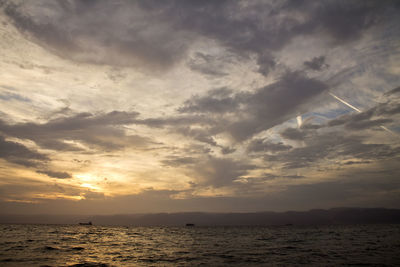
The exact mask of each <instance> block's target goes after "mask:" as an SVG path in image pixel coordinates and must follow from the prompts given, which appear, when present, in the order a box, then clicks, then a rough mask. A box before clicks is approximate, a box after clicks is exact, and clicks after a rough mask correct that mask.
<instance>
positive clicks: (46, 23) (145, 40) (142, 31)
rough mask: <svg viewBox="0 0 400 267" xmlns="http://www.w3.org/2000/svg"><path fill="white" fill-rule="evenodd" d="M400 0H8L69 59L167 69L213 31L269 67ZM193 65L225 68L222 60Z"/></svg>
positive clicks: (355, 32)
mask: <svg viewBox="0 0 400 267" xmlns="http://www.w3.org/2000/svg"><path fill="white" fill-rule="evenodd" d="M394 7H396V2H395V1H356V0H353V1H318V2H307V1H281V2H272V1H253V2H248V1H201V2H198V1H187V0H176V1H168V2H166V1H151V0H150V1H92V2H87V1H40V2H35V3H31V2H21V3H20V4H13V3H12V1H3V8H4V10H5V13H6V14H7V15H8V17H9V18H10V19H11V20H12V21H13V23H14V24H15V25H16V26H17V27H18V29H19V30H20V31H22V32H24V33H27V34H28V35H30V36H31V37H32V38H33V40H34V41H36V42H37V43H39V44H40V45H42V46H44V47H47V48H48V49H50V50H51V51H53V52H54V53H56V54H58V55H60V56H62V57H66V58H69V59H73V60H77V61H85V62H91V63H100V64H111V65H124V66H136V67H144V68H155V69H157V68H158V69H165V68H167V67H170V66H171V65H173V64H174V63H175V62H177V61H179V60H180V59H181V58H183V57H184V56H185V54H186V51H187V49H188V48H189V47H190V45H191V44H192V43H193V42H195V41H196V39H197V37H206V38H209V39H212V40H216V41H217V42H218V43H220V44H221V45H223V46H224V47H226V48H228V49H229V50H231V51H233V52H234V53H235V54H236V55H238V56H240V57H248V56H249V55H256V58H257V60H256V61H257V64H258V65H259V72H260V73H261V74H263V75H267V74H268V73H269V72H270V70H271V69H273V68H274V66H275V65H276V60H275V59H274V55H273V53H274V52H275V51H279V50H281V49H282V48H283V47H284V46H285V45H286V44H288V43H289V42H290V41H291V40H292V39H293V38H294V37H297V36H299V35H308V34H321V33H322V34H323V35H327V36H329V38H331V39H332V40H333V42H332V43H333V44H336V45H338V44H342V43H346V42H348V41H352V40H355V39H358V38H360V37H361V36H362V34H363V33H364V32H365V31H366V30H367V29H369V28H371V27H372V26H374V25H378V24H379V23H384V21H385V20H384V18H385V19H388V18H391V17H394V16H395V13H396V12H395V11H393V10H392V9H393V8H394ZM104 18H107V19H104ZM93 46H94V47H96V48H97V49H96V50H93V49H92V47H93ZM223 60H224V59H222V61H223ZM189 67H191V68H192V69H194V70H197V71H200V72H202V73H205V74H207V75H223V72H221V71H220V70H217V69H216V68H215V65H214V64H211V66H210V67H209V68H208V67H207V66H205V65H204V64H189Z"/></svg>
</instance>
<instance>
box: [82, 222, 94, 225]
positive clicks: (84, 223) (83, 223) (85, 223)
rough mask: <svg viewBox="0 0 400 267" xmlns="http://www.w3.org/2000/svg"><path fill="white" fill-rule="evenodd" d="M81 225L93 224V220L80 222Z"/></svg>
mask: <svg viewBox="0 0 400 267" xmlns="http://www.w3.org/2000/svg"><path fill="white" fill-rule="evenodd" d="M79 225H93V224H92V222H80V223H79Z"/></svg>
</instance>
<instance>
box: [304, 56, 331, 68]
mask: <svg viewBox="0 0 400 267" xmlns="http://www.w3.org/2000/svg"><path fill="white" fill-rule="evenodd" d="M304 66H305V67H306V68H308V69H311V70H316V71H321V70H322V69H324V68H328V67H329V65H328V64H326V63H325V57H324V56H319V57H314V58H313V59H311V60H309V61H304Z"/></svg>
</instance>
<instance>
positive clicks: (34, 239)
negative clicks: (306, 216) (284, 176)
mask: <svg viewBox="0 0 400 267" xmlns="http://www.w3.org/2000/svg"><path fill="white" fill-rule="evenodd" d="M300 265H304V266H400V225H399V224H397V225H382V224H380V225H331V226H290V225H288V226H270V227H267V226H265V227H264V226H263V227H254V226H252V227H245V226H243V227H232V226H229V227H219V226H218V227H200V226H194V227H122V226H96V225H92V226H80V225H22V224H20V225H13V224H1V225H0V266H300Z"/></svg>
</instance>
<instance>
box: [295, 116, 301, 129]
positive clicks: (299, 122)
mask: <svg viewBox="0 0 400 267" xmlns="http://www.w3.org/2000/svg"><path fill="white" fill-rule="evenodd" d="M296 120H297V127H298V128H300V127H301V125H302V124H303V119H302V117H301V115H299V116H297V117H296Z"/></svg>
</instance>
